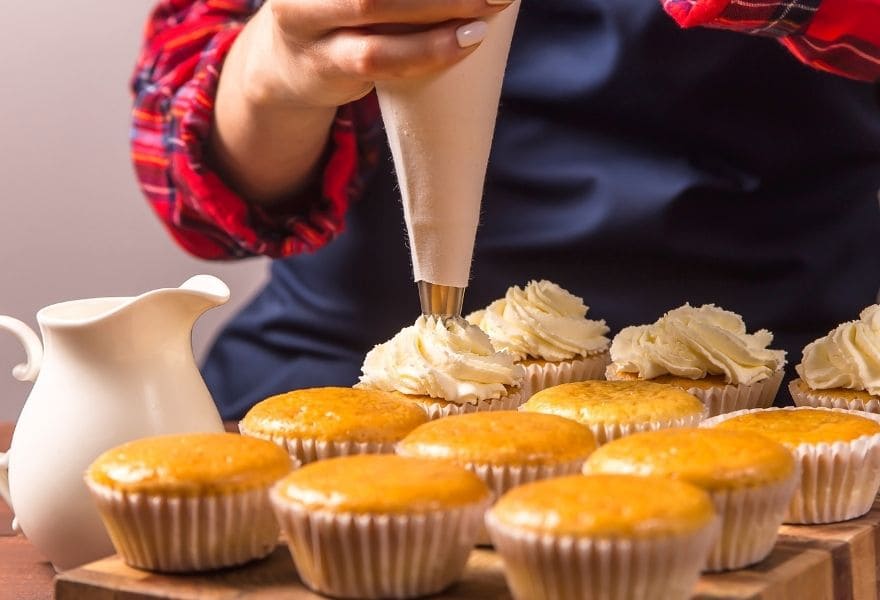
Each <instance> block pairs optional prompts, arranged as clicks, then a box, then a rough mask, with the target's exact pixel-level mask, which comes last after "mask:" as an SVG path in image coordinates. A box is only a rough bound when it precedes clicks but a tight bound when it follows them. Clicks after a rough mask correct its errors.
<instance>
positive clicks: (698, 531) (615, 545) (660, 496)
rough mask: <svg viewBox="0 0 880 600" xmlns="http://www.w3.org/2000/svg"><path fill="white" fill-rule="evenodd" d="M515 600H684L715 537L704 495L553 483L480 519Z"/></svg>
mask: <svg viewBox="0 0 880 600" xmlns="http://www.w3.org/2000/svg"><path fill="white" fill-rule="evenodd" d="M486 525H487V527H488V528H489V532H490V535H491V537H492V541H493V543H494V544H495V548H496V549H497V550H498V552H499V554H500V555H501V558H502V559H503V561H504V571H505V576H506V577H507V583H508V585H509V587H510V590H511V592H512V593H513V597H514V598H515V599H516V600H583V599H585V598H589V599H590V600H659V599H662V600H685V599H686V598H690V597H691V593H692V591H693V586H694V583H696V580H697V577H698V576H699V573H700V569H701V568H702V567H703V565H704V564H705V562H706V554H707V552H708V550H709V547H710V546H711V544H712V542H713V539H714V537H715V535H716V533H717V531H718V527H717V525H718V520H717V517H716V516H715V512H714V510H713V507H712V502H711V500H710V499H709V497H708V496H707V494H706V493H705V492H704V491H702V490H700V489H699V488H697V487H696V486H693V485H690V484H687V483H683V482H680V481H674V480H671V479H663V478H660V477H633V476H628V475H593V476H588V477H584V476H580V475H574V476H570V477H560V478H557V479H549V480H546V481H539V482H537V483H530V484H527V485H524V486H521V487H518V488H516V489H514V490H512V491H510V492H508V493H507V494H506V495H504V496H502V498H501V500H499V501H498V503H497V504H496V505H495V506H494V508H492V509H491V510H490V511H489V513H488V514H487V516H486Z"/></svg>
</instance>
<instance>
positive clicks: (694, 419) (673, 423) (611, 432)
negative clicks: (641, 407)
mask: <svg viewBox="0 0 880 600" xmlns="http://www.w3.org/2000/svg"><path fill="white" fill-rule="evenodd" d="M702 420H703V414H702V413H701V414H696V415H689V416H686V417H679V418H677V419H666V420H655V421H643V422H641V423H584V425H586V426H587V427H589V428H590V431H592V432H593V435H594V436H595V437H596V443H598V444H599V445H602V444H607V443H608V442H612V441H614V440H616V439H619V438H622V437H625V436H628V435H632V434H634V433H641V432H643V431H658V430H660V429H670V428H672V427H696V426H697V425H699V424H700V423H701V422H702Z"/></svg>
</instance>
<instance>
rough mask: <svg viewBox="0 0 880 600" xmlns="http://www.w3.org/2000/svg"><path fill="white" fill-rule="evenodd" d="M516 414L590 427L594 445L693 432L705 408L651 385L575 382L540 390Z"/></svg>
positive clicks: (682, 394)
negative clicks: (649, 434)
mask: <svg viewBox="0 0 880 600" xmlns="http://www.w3.org/2000/svg"><path fill="white" fill-rule="evenodd" d="M520 411H523V412H531V413H544V414H550V415H558V416H560V417H565V418H566V419H571V420H573V421H577V422H579V423H581V424H583V425H586V426H587V427H589V428H590V431H592V432H593V435H594V436H596V441H598V442H599V443H600V444H604V443H606V442H609V441H611V440H615V439H617V438H620V437H623V436H626V435H630V434H633V433H638V432H640V431H656V430H658V429H667V428H670V427H693V426H696V425H698V424H699V423H700V421H702V420H703V413H704V412H705V408H704V407H703V404H702V403H701V402H700V401H699V400H697V399H696V398H695V397H694V396H692V395H691V394H689V393H687V392H685V391H684V390H682V389H680V388H677V387H675V386H672V385H663V384H660V383H653V382H650V381H578V382H575V383H564V384H562V385H557V386H553V387H552V388H547V389H546V390H542V391H540V392H538V393H537V394H535V395H534V396H532V397H531V398H530V399H529V401H528V402H526V403H525V404H523V405H522V406H521V407H520Z"/></svg>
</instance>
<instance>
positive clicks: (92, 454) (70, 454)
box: [0, 275, 229, 570]
mask: <svg viewBox="0 0 880 600" xmlns="http://www.w3.org/2000/svg"><path fill="white" fill-rule="evenodd" d="M228 299H229V288H228V287H226V284H224V283H223V282H222V281H220V280H219V279H217V278H216V277H212V276H210V275H198V276H196V277H193V278H192V279H189V280H188V281H186V282H185V283H184V284H183V285H181V286H180V287H179V288H169V289H160V290H154V291H152V292H147V293H145V294H142V295H140V296H137V297H132V298H92V299H88V300H74V301H71V302H62V303H60V304H54V305H52V306H47V307H46V308H43V309H42V310H40V311H39V312H38V313H37V321H38V323H39V324H40V330H41V332H42V334H43V344H44V345H45V350H44V347H43V346H41V345H40V340H39V338H38V337H37V335H36V334H35V333H34V332H33V331H32V330H31V329H30V328H29V327H28V326H27V325H25V324H24V323H22V322H21V321H18V320H16V319H13V318H11V317H4V316H0V329H5V330H7V331H10V332H11V333H13V334H14V335H16V336H17V337H18V339H19V340H21V343H22V344H23V345H24V347H25V350H26V352H27V363H25V364H21V365H18V366H17V367H15V369H14V370H13V375H14V376H15V377H16V378H17V379H20V380H22V381H34V380H36V383H35V384H34V387H33V389H32V390H31V393H30V395H29V396H28V399H27V402H26V403H25V406H24V408H23V410H22V412H21V417H20V418H19V420H18V424H17V425H16V428H15V433H14V434H13V437H12V446H11V448H10V449H9V452H8V453H7V454H5V455H4V454H0V495H2V496H3V498H4V499H5V500H6V502H8V503H9V505H10V506H11V507H12V509H13V511H14V512H15V517H16V526H17V527H18V528H19V529H20V530H21V532H22V533H24V535H26V536H27V538H28V539H29V540H30V541H31V542H32V543H33V544H34V545H35V546H36V547H37V548H38V549H39V550H40V551H41V552H42V553H43V554H44V555H45V556H46V558H48V559H49V560H50V561H51V562H52V564H53V565H54V566H55V568H56V569H58V570H63V569H68V568H71V567H74V566H77V565H80V564H83V563H86V562H89V561H92V560H95V559H97V558H101V557H102V556H107V555H109V554H112V553H113V547H112V545H111V544H110V539H109V537H108V536H107V534H106V532H105V531H104V527H103V525H102V523H101V520H100V517H99V516H98V513H97V510H96V509H95V507H94V505H93V504H92V500H91V498H90V497H89V494H88V491H87V489H86V486H85V484H84V483H83V474H84V473H85V470H86V468H87V467H88V465H89V464H90V463H91V462H92V461H93V460H94V459H95V458H97V456H98V455H99V454H100V453H102V452H103V451H105V450H107V449H109V448H112V447H113V446H116V445H118V444H121V443H123V442H126V441H129V440H133V439H137V438H141V437H146V436H149V435H158V434H163V433H180V432H196V431H198V432H206V431H207V432H210V431H223V423H222V421H221V420H220V415H219V414H218V413H217V409H216V408H215V406H214V403H213V401H212V399H211V395H210V394H209V393H208V389H207V388H206V387H205V383H204V381H203V380H202V378H201V375H200V374H199V371H198V368H197V367H196V363H195V359H194V358H193V352H192V327H193V325H194V323H195V321H196V319H197V318H198V317H199V316H200V315H201V314H202V313H204V312H205V311H206V310H208V309H210V308H213V307H215V306H219V305H221V304H223V303H225V302H226V301H227V300H228ZM38 374H39V377H37V375H38Z"/></svg>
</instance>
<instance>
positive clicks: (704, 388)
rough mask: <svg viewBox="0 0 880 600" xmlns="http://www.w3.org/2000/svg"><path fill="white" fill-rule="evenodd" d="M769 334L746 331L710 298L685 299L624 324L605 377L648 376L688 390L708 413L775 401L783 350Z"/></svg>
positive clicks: (741, 320) (763, 331)
mask: <svg viewBox="0 0 880 600" xmlns="http://www.w3.org/2000/svg"><path fill="white" fill-rule="evenodd" d="M772 341H773V334H772V333H770V332H769V331H767V330H765V329H762V330H760V331H757V332H755V333H752V334H750V333H747V332H746V326H745V323H744V322H743V319H742V317H740V316H739V315H738V314H736V313H732V312H729V311H726V310H723V309H721V308H718V307H717V306H714V305H712V304H705V305H703V306H701V307H699V308H695V307H693V306H690V305H689V304H685V305H684V306H682V307H680V308H677V309H675V310H671V311H669V312H668V313H666V314H665V315H663V316H662V317H661V318H660V319H658V320H657V322H656V323H654V324H652V325H639V326H635V327H626V328H624V329H623V330H621V331H620V333H618V334H617V335H616V336H615V337H614V340H613V341H612V342H611V360H612V363H611V364H610V365H609V366H608V369H607V371H606V376H607V377H608V379H648V380H651V381H656V382H658V383H668V384H671V385H675V386H678V387H680V388H683V389H685V390H687V391H688V392H689V393H691V394H693V395H694V396H696V397H697V398H699V399H700V400H701V401H702V402H703V404H705V405H706V408H707V416H709V417H712V416H715V415H720V414H723V413H727V412H732V411H734V410H742V409H747V408H765V407H768V406H770V405H772V404H773V400H774V399H775V398H776V393H777V392H778V391H779V386H780V384H781V383H782V377H783V374H784V367H785V351H784V350H770V349H769V348H768V346H769V345H770V343H771V342H772Z"/></svg>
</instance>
